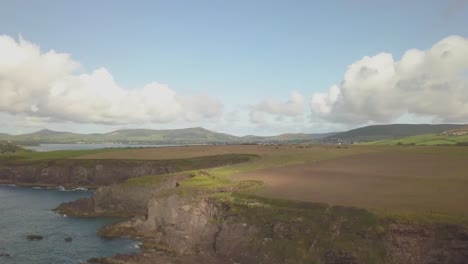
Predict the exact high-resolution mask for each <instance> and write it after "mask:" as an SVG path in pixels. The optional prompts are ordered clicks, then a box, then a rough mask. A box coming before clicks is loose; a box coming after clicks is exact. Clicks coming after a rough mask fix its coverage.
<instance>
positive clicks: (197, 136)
mask: <svg viewBox="0 0 468 264" xmlns="http://www.w3.org/2000/svg"><path fill="white" fill-rule="evenodd" d="M329 134H330V133H325V134H307V133H286V134H281V135H276V136H254V135H251V136H234V135H230V134H226V133H220V132H215V131H211V130H208V129H205V128H202V127H192V128H182V129H161V130H156V129H145V128H142V129H121V130H115V131H111V132H107V133H92V134H79V133H73V132H62V131H53V130H49V129H41V130H39V131H36V132H32V133H27V134H20V135H8V134H5V135H4V136H2V134H0V139H1V140H7V141H13V142H19V143H22V142H24V143H103V142H112V143H130V144H132V143H134V144H142V143H156V144H214V143H227V144H231V143H232V144H234V143H240V144H243V143H261V142H280V141H281V142H291V141H294V142H301V141H302V142H303V141H308V140H313V139H319V138H322V137H324V136H327V135H329Z"/></svg>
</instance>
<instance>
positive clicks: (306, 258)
mask: <svg viewBox="0 0 468 264" xmlns="http://www.w3.org/2000/svg"><path fill="white" fill-rule="evenodd" d="M210 197H212V198H213V199H217V200H219V201H221V202H222V203H224V204H228V205H229V206H228V207H229V208H230V211H229V214H230V215H234V216H236V217H237V221H239V222H240V223H247V224H249V225H254V226H257V227H260V228H261V229H260V230H259V234H258V235H257V237H258V239H257V240H255V241H252V245H253V246H258V245H262V247H267V248H269V249H270V250H269V252H273V253H272V254H278V255H279V256H285V257H286V258H287V259H286V260H285V262H286V263H323V262H322V261H323V256H324V255H325V254H326V252H328V251H330V250H345V251H348V252H358V254H359V258H360V259H361V260H363V261H364V263H383V260H384V250H383V244H382V242H381V240H380V236H381V235H382V234H383V233H384V232H385V224H384V223H383V222H382V220H381V219H380V218H379V217H378V216H376V215H375V214H373V213H371V212H369V211H367V210H363V209H358V208H352V207H341V206H328V205H326V204H321V203H307V202H300V201H291V200H283V199H270V198H264V197H258V196H255V195H251V194H246V193H244V192H233V193H221V194H220V193H218V194H214V195H211V196H210ZM277 227H278V228H279V229H280V230H281V231H279V232H280V233H281V235H285V236H287V239H279V240H275V239H273V240H270V241H269V242H267V243H265V238H275V237H276V236H277V235H278V234H277V231H275V228H277ZM362 234H365V235H362ZM311 245H314V246H313V247H314V248H313V250H311Z"/></svg>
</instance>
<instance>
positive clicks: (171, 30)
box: [0, 0, 468, 134]
mask: <svg viewBox="0 0 468 264" xmlns="http://www.w3.org/2000/svg"><path fill="white" fill-rule="evenodd" d="M467 25H468V4H467V3H466V1H459V0H455V1H387V2H386V3H379V1H321V2H319V1H214V0H213V1H177V0H176V1H132V2H130V1H22V0H19V1H8V2H7V1H4V2H3V3H2V4H1V9H0V35H7V36H10V37H12V38H14V39H16V40H18V36H19V35H21V36H22V37H23V38H24V39H25V40H27V41H29V42H31V43H34V44H36V45H38V46H40V48H41V50H42V51H43V52H46V51H48V50H51V49H53V50H55V51H56V52H58V53H68V54H71V58H72V59H73V60H74V61H76V62H78V63H79V64H80V65H81V66H82V68H81V69H80V71H81V72H86V73H89V72H92V71H94V70H95V69H98V68H101V67H104V68H105V69H107V70H108V71H109V72H110V73H111V74H112V76H113V78H114V79H115V80H116V82H117V83H118V84H119V85H120V86H121V87H122V88H123V89H130V90H131V89H139V88H140V87H143V86H144V85H146V84H148V83H151V82H158V83H162V84H167V85H168V86H169V87H170V89H172V90H174V91H176V92H177V93H178V94H191V95H192V94H197V95H198V94H203V95H206V96H209V97H211V98H213V99H216V100H219V101H220V102H221V104H222V105H223V107H222V109H223V113H234V112H239V113H240V114H236V115H237V116H240V117H238V118H239V119H241V120H240V125H239V126H238V127H237V128H230V129H228V128H226V124H225V122H224V123H223V122H220V121H216V120H215V121H213V120H210V121H204V120H197V122H186V121H174V122H171V121H169V122H168V121H167V120H165V121H164V122H159V121H158V122H155V121H149V122H146V123H141V122H135V123H134V122H132V121H131V120H130V121H128V123H127V124H117V125H116V124H111V125H109V124H103V123H100V122H99V121H98V122H96V121H93V120H91V121H79V122H77V120H66V118H65V119H60V120H56V119H55V118H52V119H53V120H52V121H50V120H49V121H47V122H46V123H40V122H39V123H37V125H32V126H25V127H22V128H21V125H15V126H12V127H9V128H8V131H6V132H10V133H15V132H19V131H28V130H34V129H35V128H36V127H37V126H47V125H49V126H52V128H63V129H66V128H67V127H69V128H71V129H78V130H81V131H84V132H86V131H88V130H99V131H103V130H112V129H114V128H119V127H122V126H132V127H133V126H149V127H155V128H158V127H171V126H173V127H180V126H192V124H193V125H203V126H207V127H209V128H214V129H217V130H222V131H224V132H232V133H236V134H249V133H258V134H271V133H273V134H274V133H276V132H278V133H280V132H287V131H290V130H293V132H300V131H302V132H315V131H319V132H323V131H325V130H329V129H333V128H335V127H336V128H337V129H338V128H340V127H352V126H358V125H361V123H356V124H353V123H349V122H348V123H346V122H341V121H340V122H338V121H336V120H323V121H322V120H315V121H313V122H311V121H310V118H309V113H308V112H310V110H309V111H308V110H307V109H310V107H309V106H308V102H309V101H310V98H311V97H312V96H313V95H314V93H318V92H326V91H328V89H329V88H330V87H331V86H332V85H334V84H339V83H340V82H342V81H343V78H344V77H343V76H344V74H345V72H346V71H347V69H348V67H349V65H351V64H352V63H354V62H356V61H358V60H360V59H361V58H363V57H364V56H374V55H376V54H379V53H381V52H387V53H391V54H392V55H393V58H394V59H395V60H398V59H400V57H401V56H402V55H403V54H404V52H405V51H407V50H409V49H411V48H417V49H420V50H428V49H430V48H431V47H432V46H433V45H434V44H436V43H437V42H439V41H441V40H442V39H444V38H446V37H448V36H451V35H458V36H461V37H468V27H467ZM0 60H1V58H0ZM462 70H463V69H462ZM293 91H296V92H298V93H300V94H301V95H302V96H304V98H305V101H306V103H307V106H306V107H305V108H306V110H304V111H305V113H304V117H303V119H302V120H301V121H300V122H299V121H298V119H295V120H294V121H287V122H286V121H284V120H285V119H283V117H282V116H281V115H282V113H281V112H282V111H280V110H279V111H273V112H274V113H269V114H273V115H279V117H278V116H273V117H272V118H273V119H275V120H276V121H278V120H279V121H281V122H282V124H286V123H287V124H289V125H288V126H284V127H283V126H277V127H278V129H272V127H274V126H275V124H276V123H275V122H276V121H275V122H270V123H269V124H268V122H263V123H267V124H259V123H262V122H251V121H252V120H248V119H249V118H248V114H247V113H243V111H244V112H248V111H249V110H248V109H251V108H252V107H254V106H255V105H258V104H261V103H262V101H264V100H270V101H271V102H272V104H274V103H281V102H283V103H284V102H286V101H287V100H288V98H289V96H290V94H291V93H292V92H293ZM267 108H268V107H267ZM262 111H263V110H262ZM4 112H5V113H7V114H8V115H15V116H17V115H24V113H18V112H15V113H13V112H12V111H6V110H5V111H4ZM266 112H268V111H266ZM409 112H410V114H413V113H412V112H411V111H409ZM432 114H433V113H432ZM293 115H294V114H291V115H288V114H286V118H289V117H291V116H293ZM416 115H419V114H418V113H416ZM250 116H252V115H250ZM429 116H431V115H429ZM39 117H41V118H44V117H45V116H44V115H41V116H39ZM421 118H422V117H421ZM393 120H398V117H397V118H396V119H393ZM416 120H417V119H416ZM283 121H284V122H283ZM374 121H376V120H369V122H371V123H372V122H374ZM377 121H378V120H377ZM228 123H229V122H228ZM345 123H346V124H345ZM364 123H365V122H364ZM65 124H66V125H65ZM320 124H323V125H320ZM327 124H328V125H327ZM330 124H331V125H330ZM269 129H272V130H271V133H269ZM89 132H93V131H89Z"/></svg>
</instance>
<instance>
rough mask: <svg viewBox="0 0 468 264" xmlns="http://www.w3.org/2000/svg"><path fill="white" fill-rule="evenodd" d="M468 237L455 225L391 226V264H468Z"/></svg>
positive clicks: (389, 244) (389, 238)
mask: <svg viewBox="0 0 468 264" xmlns="http://www.w3.org/2000/svg"><path fill="white" fill-rule="evenodd" d="M467 234H468V230H466V229H464V228H462V227H459V226H454V225H441V224H437V225H421V224H408V223H397V222H393V223H390V224H389V225H388V232H387V234H386V236H385V241H386V247H385V248H386V250H387V259H388V263H392V264H393V263H394V264H397V263H407V264H433V263H434V264H435V263H451V264H463V263H468V235H467Z"/></svg>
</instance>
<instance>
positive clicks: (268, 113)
mask: <svg viewBox="0 0 468 264" xmlns="http://www.w3.org/2000/svg"><path fill="white" fill-rule="evenodd" d="M304 108H305V98H304V96H303V95H302V94H300V93H298V92H296V91H293V92H292V93H291V95H290V98H289V99H288V100H287V101H286V102H281V101H278V100H275V99H267V100H264V101H262V102H260V103H258V104H256V105H254V106H252V107H251V109H250V121H251V122H253V123H264V122H267V121H268V120H270V119H271V118H274V119H275V120H277V121H283V120H285V119H294V120H299V119H302V117H303V115H304Z"/></svg>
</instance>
